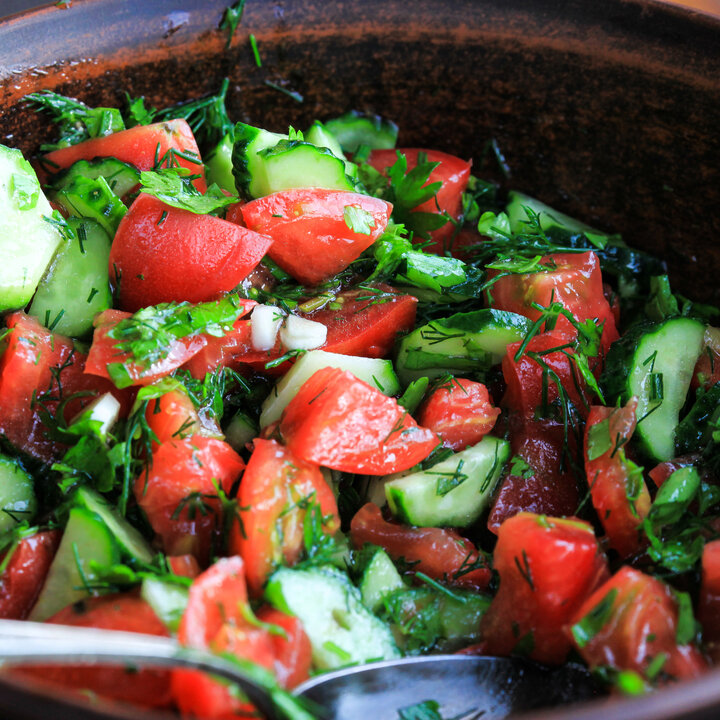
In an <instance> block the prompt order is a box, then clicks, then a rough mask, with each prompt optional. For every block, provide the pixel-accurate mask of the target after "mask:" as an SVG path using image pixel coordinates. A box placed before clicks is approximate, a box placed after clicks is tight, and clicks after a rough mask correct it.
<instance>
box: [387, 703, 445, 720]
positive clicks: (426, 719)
mask: <svg viewBox="0 0 720 720" xmlns="http://www.w3.org/2000/svg"><path fill="white" fill-rule="evenodd" d="M398 718H399V719H400V720H443V716H442V715H441V714H440V705H439V704H438V703H437V702H435V700H423V702H419V703H416V704H415V705H408V706H407V707H404V708H400V710H398Z"/></svg>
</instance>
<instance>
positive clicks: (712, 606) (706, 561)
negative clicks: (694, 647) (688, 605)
mask: <svg viewBox="0 0 720 720" xmlns="http://www.w3.org/2000/svg"><path fill="white" fill-rule="evenodd" d="M697 617H698V620H699V621H700V624H701V625H702V628H703V643H704V645H705V648H706V649H707V652H708V654H709V655H710V657H711V658H712V659H713V662H715V663H716V664H717V663H718V662H720V540H713V541H712V542H709V543H708V544H707V545H705V548H704V549H703V555H702V582H701V585H700V599H699V601H698V612H697Z"/></svg>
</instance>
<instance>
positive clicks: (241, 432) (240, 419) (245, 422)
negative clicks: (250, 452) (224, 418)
mask: <svg viewBox="0 0 720 720" xmlns="http://www.w3.org/2000/svg"><path fill="white" fill-rule="evenodd" d="M259 430H260V429H259V428H258V426H257V423H256V422H255V421H254V420H253V419H252V418H251V417H250V416H249V415H248V414H247V413H244V412H238V413H236V414H235V416H234V417H233V419H232V420H231V421H230V423H229V425H228V426H227V427H226V428H225V440H227V442H228V443H229V444H230V446H231V447H232V449H233V450H235V452H241V451H242V450H244V449H245V445H246V444H247V443H249V442H250V441H251V440H252V439H253V438H256V437H257V436H258V432H259Z"/></svg>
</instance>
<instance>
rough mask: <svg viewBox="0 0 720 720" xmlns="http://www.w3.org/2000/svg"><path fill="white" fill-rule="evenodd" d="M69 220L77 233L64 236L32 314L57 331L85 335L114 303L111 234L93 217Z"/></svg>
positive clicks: (38, 291)
mask: <svg viewBox="0 0 720 720" xmlns="http://www.w3.org/2000/svg"><path fill="white" fill-rule="evenodd" d="M67 222H68V226H69V227H70V228H71V229H72V231H73V234H74V236H73V237H67V238H63V241H62V244H61V246H60V248H59V250H58V252H57V254H56V255H55V258H54V260H53V262H52V264H51V265H50V267H49V268H48V270H47V272H46V273H45V276H44V277H43V279H42V280H41V281H40V284H39V285H38V289H37V292H36V293H35V297H34V298H33V301H32V304H31V305H30V309H29V314H30V315H34V316H35V317H36V318H38V320H40V322H41V323H44V325H45V327H51V326H52V329H53V331H55V332H58V333H61V334H62V335H69V336H70V337H82V336H83V335H85V334H86V333H88V332H90V330H91V329H92V323H93V318H94V317H95V316H96V315H97V314H98V313H100V312H102V311H103V310H107V309H108V308H109V307H110V306H111V305H112V294H111V293H110V280H109V273H108V260H109V258H110V237H109V236H108V234H107V233H106V232H105V230H103V229H102V227H100V225H98V223H96V222H94V221H93V220H89V219H87V218H85V219H79V218H70V219H69V220H68V221H67Z"/></svg>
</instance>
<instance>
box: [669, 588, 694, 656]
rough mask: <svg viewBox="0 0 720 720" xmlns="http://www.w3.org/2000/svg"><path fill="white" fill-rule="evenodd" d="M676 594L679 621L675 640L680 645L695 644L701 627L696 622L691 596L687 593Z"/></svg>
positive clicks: (677, 592) (676, 592)
mask: <svg viewBox="0 0 720 720" xmlns="http://www.w3.org/2000/svg"><path fill="white" fill-rule="evenodd" d="M674 592H675V599H676V600H677V604H678V620H677V628H676V630H675V639H676V640H677V644H678V645H688V644H689V643H691V642H695V641H696V640H697V638H698V635H699V633H700V626H699V624H698V622H697V620H695V615H694V613H693V605H692V600H691V598H690V595H688V593H686V592H679V591H677V590H675V591H674Z"/></svg>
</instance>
